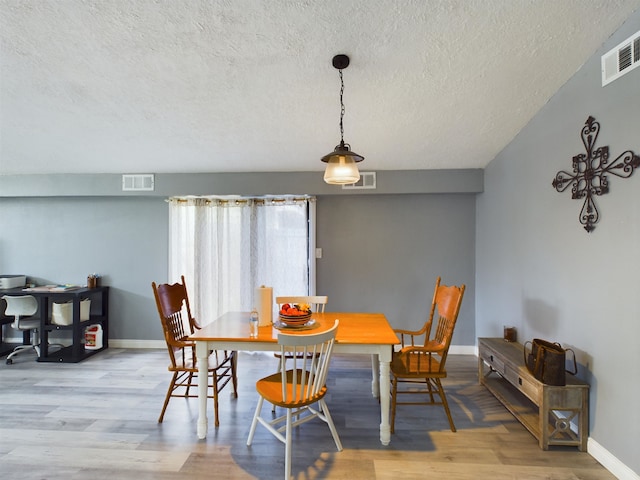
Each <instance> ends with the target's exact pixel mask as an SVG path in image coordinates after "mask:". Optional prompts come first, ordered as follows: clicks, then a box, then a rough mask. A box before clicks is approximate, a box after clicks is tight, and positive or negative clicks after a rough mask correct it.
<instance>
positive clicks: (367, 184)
mask: <svg viewBox="0 0 640 480" xmlns="http://www.w3.org/2000/svg"><path fill="white" fill-rule="evenodd" d="M342 188H343V189H352V190H354V189H358V190H363V189H374V188H376V172H360V180H358V181H357V182H356V183H349V184H347V185H342Z"/></svg>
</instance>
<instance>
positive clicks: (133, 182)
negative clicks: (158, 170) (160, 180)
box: [122, 173, 155, 192]
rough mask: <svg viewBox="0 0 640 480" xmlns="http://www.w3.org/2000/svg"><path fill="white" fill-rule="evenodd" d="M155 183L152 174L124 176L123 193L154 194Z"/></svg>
mask: <svg viewBox="0 0 640 480" xmlns="http://www.w3.org/2000/svg"><path fill="white" fill-rule="evenodd" d="M154 188H155V182H154V179H153V174H152V173H144V174H139V175H122V191H123V192H152V191H153V189H154Z"/></svg>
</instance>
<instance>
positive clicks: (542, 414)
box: [478, 338, 589, 452]
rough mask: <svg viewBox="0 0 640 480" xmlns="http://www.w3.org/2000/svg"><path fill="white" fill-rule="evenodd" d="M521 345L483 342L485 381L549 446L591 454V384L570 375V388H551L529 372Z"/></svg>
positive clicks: (481, 360) (482, 375)
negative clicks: (575, 449)
mask: <svg viewBox="0 0 640 480" xmlns="http://www.w3.org/2000/svg"><path fill="white" fill-rule="evenodd" d="M523 350H524V347H523V345H522V344H520V343H516V342H506V341H505V340H503V339H502V338H479V339H478V378H479V380H480V383H481V384H482V385H484V386H485V387H487V389H488V390H489V391H490V392H491V393H492V394H493V395H495V397H496V398H497V399H498V400H500V402H501V403H502V404H503V405H504V406H505V407H506V408H507V410H509V411H510V412H511V413H512V414H513V415H514V416H515V417H516V418H517V419H518V420H519V421H520V423H522V424H523V425H524V426H525V427H526V428H527V430H529V431H530V432H531V434H532V435H533V436H534V437H536V438H537V439H538V444H539V445H540V448H541V449H543V450H548V449H549V446H550V445H565V446H566V445H570V446H576V447H578V448H579V449H580V451H583V452H585V451H586V450H587V438H588V435H589V408H588V401H589V384H587V383H585V382H582V381H580V380H578V379H576V378H575V377H574V376H572V375H569V374H567V383H566V385H565V386H554V385H546V384H544V383H542V382H539V381H538V380H536V379H535V378H534V377H533V375H531V373H529V371H528V370H527V367H526V366H525V364H524V357H523Z"/></svg>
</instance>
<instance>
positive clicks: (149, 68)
mask: <svg viewBox="0 0 640 480" xmlns="http://www.w3.org/2000/svg"><path fill="white" fill-rule="evenodd" d="M638 7H640V0H539V1H535V0H458V1H444V0H396V1H391V0H325V1H312V0H306V1H305V0H298V1H294V0H269V1H263V0H218V1H214V0H180V1H177V0H176V1H171V0H164V1H160V0H157V1H152V0H101V1H96V0H93V1H92V0H0V22H1V23H0V39H1V41H2V44H1V46H2V50H1V58H0V60H1V63H0V67H1V72H0V74H1V77H0V142H1V143H0V174H16V173H27V174H32V173H53V172H62V173H65V172H69V173H133V172H147V173H154V172H156V173H161V172H243V171H258V172H260V171H321V170H323V164H322V163H321V162H320V157H322V156H323V155H325V154H326V153H328V152H329V151H331V150H333V147H334V146H335V145H336V144H337V143H338V142H339V140H340V132H339V128H338V122H339V115H340V110H339V97H338V94H339V88H340V83H339V77H338V72H337V70H335V69H334V68H333V67H332V66H331V59H332V57H333V56H334V55H335V54H337V53H346V54H348V55H349V56H350V57H351V65H350V66H349V67H348V68H347V69H346V70H344V81H345V92H344V102H345V106H346V113H345V117H344V128H345V141H346V142H348V143H350V144H351V147H352V149H353V150H355V151H356V152H358V153H359V154H361V155H363V156H364V157H365V161H364V163H363V164H362V167H361V168H362V169H363V170H406V169H435V168H482V167H484V166H486V164H487V163H488V162H490V161H491V160H492V159H493V158H494V157H495V155H496V154H497V153H498V152H499V151H500V150H501V149H502V148H503V147H504V146H505V145H506V144H508V143H509V142H510V141H511V140H512V139H513V137H514V136H515V135H516V134H517V133H518V132H519V131H520V130H521V129H522V127H524V126H525V125H526V124H527V122H528V121H529V120H530V119H531V117H532V116H533V115H535V114H536V112H538V110H539V109H540V108H541V107H542V106H543V105H544V104H545V103H546V102H547V101H548V100H549V98H550V97H551V96H552V95H553V94H554V93H555V92H556V91H557V90H558V89H559V88H560V87H561V86H562V85H563V84H564V83H565V82H566V81H567V80H568V79H569V78H570V77H571V76H572V75H573V74H574V73H575V72H576V71H577V70H578V69H579V68H580V67H581V65H582V64H583V63H584V62H585V61H586V60H587V59H588V58H589V57H590V56H591V55H592V54H593V53H594V52H595V51H596V50H597V49H598V48H599V47H600V46H601V44H602V43H603V42H604V41H605V40H606V39H607V38H608V37H609V36H610V35H611V34H612V33H613V32H614V31H615V30H616V29H617V28H618V27H619V26H620V25H621V24H622V23H623V22H624V20H625V19H626V18H627V17H628V16H629V15H630V14H631V13H632V12H633V11H634V10H635V9H636V8H638Z"/></svg>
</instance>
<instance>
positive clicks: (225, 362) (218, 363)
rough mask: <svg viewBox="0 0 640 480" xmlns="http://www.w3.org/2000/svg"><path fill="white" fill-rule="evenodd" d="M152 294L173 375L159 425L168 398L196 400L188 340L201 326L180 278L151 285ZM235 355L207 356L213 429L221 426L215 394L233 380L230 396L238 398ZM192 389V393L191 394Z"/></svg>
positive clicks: (217, 353)
mask: <svg viewBox="0 0 640 480" xmlns="http://www.w3.org/2000/svg"><path fill="white" fill-rule="evenodd" d="M151 286H152V288H153V294H154V296H155V299H156V306H157V307H158V314H159V315H160V321H161V322H162V330H163V332H164V338H165V340H166V342H167V349H168V350H169V358H170V360H171V362H170V364H169V367H168V369H169V371H170V372H173V377H172V378H171V384H170V385H169V389H168V390H167V395H166V397H165V400H164V405H163V407H162V412H161V413H160V417H159V418H158V422H159V423H162V420H163V418H164V412H165V410H166V409H167V405H169V400H170V399H171V397H183V398H197V396H198V394H197V392H198V382H197V378H198V365H197V359H196V349H195V343H194V342H192V341H190V340H188V337H189V335H191V334H192V333H194V332H195V331H196V330H199V329H200V325H199V324H198V322H197V321H196V319H195V318H193V316H192V315H191V308H190V307H189V298H188V296H187V287H186V284H185V281H184V276H182V283H174V284H172V285H169V284H166V283H164V284H160V285H156V283H155V282H153V283H152V284H151ZM236 361H237V359H236V352H234V351H227V350H224V351H217V350H214V351H212V352H211V354H210V355H209V368H208V371H209V377H210V378H209V379H208V381H207V383H208V387H210V388H211V389H212V391H213V392H212V394H211V395H208V398H212V399H213V411H214V415H215V425H216V427H217V426H218V425H219V424H220V422H219V419H218V395H219V393H220V391H222V389H223V388H224V387H225V385H227V383H229V381H232V383H233V395H234V396H235V397H236V398H237V397H238V379H237V376H236ZM191 387H193V388H194V390H195V393H194V394H190V390H191Z"/></svg>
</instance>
